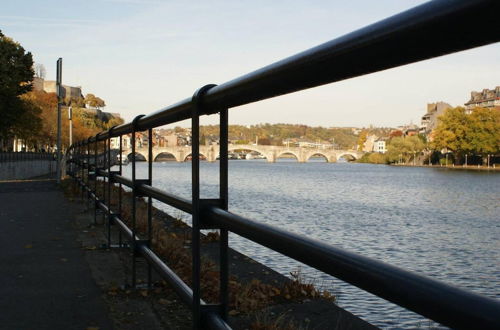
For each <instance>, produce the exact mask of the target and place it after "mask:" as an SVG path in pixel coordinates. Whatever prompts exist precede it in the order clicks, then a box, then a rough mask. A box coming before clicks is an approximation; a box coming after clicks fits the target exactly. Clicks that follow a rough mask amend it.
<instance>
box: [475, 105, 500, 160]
mask: <svg viewBox="0 0 500 330" xmlns="http://www.w3.org/2000/svg"><path fill="white" fill-rule="evenodd" d="M467 140H468V143H469V146H470V149H471V150H472V151H473V152H474V153H476V154H479V155H486V154H496V153H498V152H500V111H499V110H496V109H487V108H476V109H475V110H474V111H473V112H472V113H471V114H470V116H469V130H468V136H467Z"/></svg>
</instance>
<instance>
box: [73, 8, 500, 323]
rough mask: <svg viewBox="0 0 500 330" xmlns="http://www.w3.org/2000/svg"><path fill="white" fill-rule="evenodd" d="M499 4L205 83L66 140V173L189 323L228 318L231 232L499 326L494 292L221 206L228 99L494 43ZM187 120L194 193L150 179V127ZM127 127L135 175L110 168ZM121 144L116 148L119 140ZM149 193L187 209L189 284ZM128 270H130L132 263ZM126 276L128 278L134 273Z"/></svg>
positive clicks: (428, 308) (370, 285)
mask: <svg viewBox="0 0 500 330" xmlns="http://www.w3.org/2000/svg"><path fill="white" fill-rule="evenodd" d="M499 12H500V1H497V0H463V1H459V0H455V1H454V0H440V1H432V2H428V3H426V4H423V5H421V6H418V7H415V8H413V9H410V10H408V11H405V12H403V13H400V14H398V15H395V16H392V17H389V18H387V19H385V20H382V21H380V22H378V23H375V24H372V25H369V26H367V27H365V28H363V29H360V30H358V31H355V32H352V33H350V34H347V35H345V36H343V37H340V38H337V39H334V40H332V41H329V42H327V43H324V44H322V45H319V46H317V47H314V48H311V49H309V50H306V51H304V52H302V53H299V54H297V55H294V56H291V57H289V58H286V59H284V60H282V61H279V62H276V63H274V64H271V65H269V66H266V67H264V68H262V69H259V70H257V71H254V72H251V73H249V74H247V75H244V76H242V77H239V78H236V79H234V80H231V81H229V82H226V83H224V84H221V85H219V86H215V85H207V86H204V87H202V88H200V89H199V90H198V91H197V92H196V93H195V94H194V96H193V97H190V98H187V99H184V100H182V101H180V102H178V103H176V104H173V105H171V106H169V107H166V108H163V109H161V110H159V111H157V112H154V113H152V114H149V115H145V116H144V115H141V116H138V117H136V118H135V119H134V120H133V121H132V122H130V123H127V124H123V125H120V126H117V127H113V128H111V129H109V130H108V131H105V132H102V133H99V134H97V135H96V136H93V137H90V138H89V139H87V140H85V141H80V142H78V143H75V144H74V145H72V146H71V147H70V149H69V154H70V160H69V162H70V166H69V167H70V171H69V173H70V175H71V176H72V177H73V178H74V179H75V180H76V181H77V182H78V183H79V184H80V185H81V187H82V188H83V189H84V190H85V191H86V192H87V193H88V196H89V197H90V198H91V199H92V200H93V201H94V203H95V206H96V209H101V210H102V211H103V212H105V213H106V214H107V226H108V244H110V230H111V229H110V226H111V224H115V225H117V226H118V228H120V232H121V233H122V234H123V235H124V236H125V237H126V238H127V239H128V240H130V242H131V246H132V248H133V249H134V250H135V251H136V253H137V255H141V256H142V257H144V258H145V259H146V260H147V261H148V263H149V265H150V266H151V267H153V268H154V269H155V270H156V271H157V272H158V273H159V274H160V275H161V276H162V277H163V278H164V279H165V280H167V281H168V282H169V283H170V284H171V285H172V287H173V288H174V290H175V291H176V292H177V294H178V295H179V297H180V298H181V299H182V301H184V302H185V303H186V304H188V305H190V306H191V307H192V310H193V322H194V327H195V328H206V327H210V328H217V329H221V328H222V329H224V328H229V326H228V325H227V323H226V320H227V305H228V284H227V283H228V260H227V249H228V243H227V235H228V232H233V233H236V234H238V235H240V236H243V237H245V238H248V239H250V240H252V241H254V242H257V243H259V244H261V245H263V246H266V247H268V248H271V249H273V250H275V251H278V252H280V253H282V254H284V255H286V256H289V257H291V258H294V259H296V260H298V261H300V262H302V263H304V264H307V265H309V266H311V267H314V268H316V269H318V270H320V271H323V272H325V273H327V274H330V275H332V276H334V277H336V278H339V279H341V280H343V281H345V282H348V283H351V284H353V285H355V286H357V287H359V288H361V289H363V290H365V291H368V292H371V293H373V294H375V295H377V296H379V297H382V298H384V299H386V300H388V301H391V302H394V303H396V304H398V305H400V306H403V307H405V308H407V309H409V310H412V311H414V312H416V313H419V314H421V315H423V316H425V317H427V318H429V319H432V320H434V321H436V322H439V323H441V324H443V325H446V326H449V327H452V328H478V329H487V328H489V329H500V303H499V302H498V301H497V300H494V299H491V298H487V297H484V296H481V295H478V294H475V293H471V292H467V291H464V290H461V289H458V288H456V287H453V286H450V285H447V284H445V283H442V282H439V281H437V280H434V279H431V278H428V277H425V276H422V275H418V274H415V273H413V272H410V271H407V270H404V269H401V268H398V267H395V266H392V265H389V264H386V263H383V262H380V261H377V260H374V259H371V258H367V257H364V256H361V255H359V254H355V253H352V252H349V251H346V250H343V249H340V248H337V247H333V246H331V245H328V244H325V243H324V242H320V241H317V240H313V239H311V238H308V237H305V236H302V235H299V234H295V233H290V232H287V231H285V230H282V229H279V228H276V227H273V226H270V225H266V224H262V223H259V222H257V221H255V220H252V219H247V218H244V217H242V216H239V215H236V214H233V213H231V212H229V211H228V207H227V206H228V180H227V175H228V166H227V162H228V157H227V154H228V145H227V137H228V136H227V135H228V119H227V117H228V109H229V108H232V107H235V106H239V105H243V104H248V103H251V102H255V101H259V100H264V99H267V98H270V97H274V96H278V95H283V94H288V93H292V92H295V91H299V90H304V89H306V88H311V87H316V86H320V85H323V84H327V83H332V82H335V81H340V80H343V79H347V78H352V77H357V76H361V75H365V74H368V73H373V72H377V71H381V70H385V69H388V68H394V67H397V66H400V65H404V64H408V63H413V62H417V61H421V60H425V59H429V58H433V57H437V56H441V55H445V54H450V53H454V52H457V51H461V50H466V49H470V48H473V47H477V46H482V45H487V44H491V43H494V42H498V41H499V40H500V29H499V26H500V25H498V13H499ZM216 113H219V115H220V141H221V142H220V143H221V145H220V192H219V198H217V199H210V200H205V199H201V198H200V194H199V142H198V141H199V117H200V116H202V115H211V114H216ZM185 119H191V121H192V199H191V200H186V199H184V198H181V197H177V196H174V195H172V194H169V193H167V192H165V191H162V190H160V189H157V188H154V187H152V158H153V157H151V155H152V129H153V128H154V127H158V126H162V125H165V124H171V123H174V122H177V121H180V120H185ZM138 131H148V133H149V153H150V157H149V158H148V159H149V164H148V178H147V179H141V180H139V179H137V178H136V174H135V173H136V171H135V133H136V132H138ZM124 134H132V141H131V142H132V143H131V144H132V164H131V165H132V179H128V178H126V177H124V176H123V175H122V168H121V165H120V166H119V170H117V171H111V170H110V169H111V167H112V159H111V158H112V157H111V148H110V146H111V144H110V139H111V138H112V137H119V138H120V142H121V137H122V135H124ZM119 145H120V148H121V143H120V144H119ZM121 151H122V150H120V152H119V155H120V157H121V154H122V152H121ZM120 164H121V161H120ZM98 177H100V178H102V180H103V182H104V183H105V184H103V188H102V191H101V192H98V186H97V180H94V181H95V182H94V185H93V187H92V184H91V180H90V179H92V178H94V179H96V178H98ZM115 184H117V185H120V187H121V186H122V185H124V186H127V187H129V188H131V190H132V215H131V217H132V221H131V227H128V226H127V224H125V222H124V221H123V219H122V218H121V216H120V211H121V190H119V191H120V203H119V206H118V209H117V210H111V207H110V203H109V201H110V200H111V186H112V185H115ZM139 197H146V199H147V202H148V224H149V226H148V227H149V228H148V232H147V233H146V235H145V236H146V237H139V235H138V233H137V229H136V223H135V221H136V220H135V218H136V212H137V211H136V206H135V202H136V200H137V199H138V198H139ZM152 199H155V200H158V201H160V202H163V203H165V204H168V205H170V206H173V207H175V208H177V209H179V210H182V211H184V212H188V213H190V214H192V219H193V225H192V255H193V281H192V282H193V285H192V288H190V287H189V286H188V285H187V284H186V283H184V282H183V281H182V280H181V279H180V278H179V277H178V276H177V275H176V274H175V272H174V271H172V269H170V268H169V267H168V265H167V264H166V263H165V262H164V261H162V260H161V259H160V258H159V257H158V255H156V254H155V252H154V251H153V249H152V247H151V202H152ZM207 228H208V229H219V230H220V234H221V238H220V241H219V244H220V259H221V260H220V274H221V275H220V276H221V278H220V286H221V287H220V292H221V295H220V298H219V304H217V305H209V304H206V303H205V302H204V301H203V300H202V299H201V298H200V283H199V274H200V229H207ZM134 260H135V259H134ZM134 265H135V262H134ZM133 272H134V274H135V266H134V268H133ZM134 274H133V276H135V275H134ZM132 280H133V282H134V281H135V277H133V279H132Z"/></svg>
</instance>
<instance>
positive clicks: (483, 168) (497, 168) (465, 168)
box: [391, 164, 500, 172]
mask: <svg viewBox="0 0 500 330" xmlns="http://www.w3.org/2000/svg"><path fill="white" fill-rule="evenodd" d="M391 166H402V167H423V168H440V169H450V170H462V171H491V172H500V166H495V165H493V166H478V165H468V166H464V165H454V164H453V165H411V164H391Z"/></svg>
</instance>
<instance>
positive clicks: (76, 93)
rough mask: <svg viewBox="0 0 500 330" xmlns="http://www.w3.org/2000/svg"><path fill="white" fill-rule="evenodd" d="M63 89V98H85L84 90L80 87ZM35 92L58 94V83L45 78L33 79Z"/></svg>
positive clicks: (65, 86) (65, 87) (64, 87)
mask: <svg viewBox="0 0 500 330" xmlns="http://www.w3.org/2000/svg"><path fill="white" fill-rule="evenodd" d="M62 87H63V89H62V93H63V95H62V97H63V98H73V99H75V98H83V95H82V88H81V87H80V86H77V87H73V86H67V85H62ZM33 90H35V91H44V92H47V93H56V90H57V89H56V81H55V80H44V79H43V78H38V77H35V78H33Z"/></svg>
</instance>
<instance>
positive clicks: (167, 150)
mask: <svg viewBox="0 0 500 330" xmlns="http://www.w3.org/2000/svg"><path fill="white" fill-rule="evenodd" d="M228 149H229V151H230V152H232V151H233V152H234V151H235V150H244V151H247V153H249V152H252V151H255V152H258V153H259V154H261V155H262V156H264V157H265V158H266V159H267V161H268V162H271V163H274V162H275V161H276V160H277V159H278V158H280V157H283V156H285V157H289V156H293V157H295V158H296V159H297V161H298V162H300V163H305V162H307V161H308V160H309V158H311V157H313V156H319V157H323V158H325V159H326V161H327V162H329V163H334V162H336V161H337V160H338V159H340V158H342V157H345V158H350V159H359V158H360V157H361V156H362V155H363V152H359V151H356V150H335V149H313V148H302V147H286V146H282V147H281V146H260V145H247V144H230V145H229V148H228ZM131 154H132V150H131V149H129V150H126V151H124V152H123V156H124V157H125V156H127V157H130V156H131ZM136 154H139V155H140V156H142V157H144V158H145V159H146V160H148V148H147V147H146V148H136ZM200 154H201V155H203V156H204V157H205V158H206V160H207V161H209V162H213V161H215V160H216V159H217V158H218V157H219V145H209V146H204V145H201V146H200ZM160 155H161V156H170V157H173V158H175V160H176V161H178V162H184V161H186V160H188V159H189V156H191V146H179V147H153V161H156V160H157V158H158V156H160Z"/></svg>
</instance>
